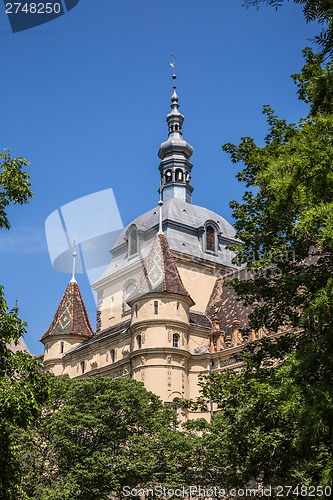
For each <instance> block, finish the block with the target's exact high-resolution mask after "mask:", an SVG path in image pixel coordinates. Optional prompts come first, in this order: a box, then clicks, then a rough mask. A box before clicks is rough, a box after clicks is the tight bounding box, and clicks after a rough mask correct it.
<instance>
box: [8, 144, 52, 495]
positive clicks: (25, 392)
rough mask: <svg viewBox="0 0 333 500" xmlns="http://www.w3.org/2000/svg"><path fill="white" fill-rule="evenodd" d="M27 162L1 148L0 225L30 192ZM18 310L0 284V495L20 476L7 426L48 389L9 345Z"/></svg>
mask: <svg viewBox="0 0 333 500" xmlns="http://www.w3.org/2000/svg"><path fill="white" fill-rule="evenodd" d="M28 165H29V163H28V162H27V160H25V159H24V158H11V155H10V152H9V151H8V150H5V151H4V152H3V153H1V152H0V229H1V228H6V229H9V228H10V224H9V220H8V217H7V212H6V209H7V208H8V205H9V204H10V203H14V204H15V203H19V204H23V203H28V200H29V198H30V197H31V196H32V192H31V190H30V187H29V186H30V182H29V175H28V174H27V173H26V172H24V171H23V170H22V168H23V167H25V166H28ZM25 326H26V323H24V322H23V321H22V320H20V319H19V318H18V316H17V310H16V309H12V310H8V306H7V303H6V300H5V297H4V292H3V288H2V287H1V286H0V360H1V363H0V497H1V499H3V500H12V499H16V498H17V487H18V483H19V480H20V470H19V462H18V456H17V449H16V447H15V446H14V444H13V441H12V438H11V432H10V429H11V427H12V426H13V425H14V426H16V427H17V428H20V429H25V428H27V427H28V426H29V425H30V424H31V423H32V422H33V420H34V419H35V418H36V416H37V414H38V410H39V407H40V404H41V403H42V402H44V401H45V399H46V397H47V393H48V389H47V383H46V380H45V377H44V376H43V375H41V366H40V364H39V363H38V361H37V360H36V359H35V358H33V357H32V356H30V355H29V354H27V353H23V352H16V353H14V352H13V351H12V350H11V349H10V345H12V346H14V345H16V344H17V343H18V341H19V339H20V337H21V336H22V335H24V333H25Z"/></svg>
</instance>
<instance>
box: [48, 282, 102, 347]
mask: <svg viewBox="0 0 333 500" xmlns="http://www.w3.org/2000/svg"><path fill="white" fill-rule="evenodd" d="M49 335H80V336H82V337H92V336H93V335H94V332H93V330H92V328H91V325H90V321H89V318H88V314H87V311H86V308H85V305H84V302H83V299H82V295H81V292H80V288H79V285H78V284H77V282H76V281H70V282H69V283H68V286H67V288H66V291H65V293H64V295H63V297H62V299H61V302H60V304H59V307H58V309H57V312H56V313H55V315H54V318H53V320H52V323H51V325H50V326H49V328H48V330H47V331H46V332H45V333H44V335H43V336H42V338H41V340H43V339H45V338H46V337H48V336H49Z"/></svg>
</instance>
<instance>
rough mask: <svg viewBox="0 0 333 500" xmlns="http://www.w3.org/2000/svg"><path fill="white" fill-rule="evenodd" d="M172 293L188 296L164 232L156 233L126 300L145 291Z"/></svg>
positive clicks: (130, 299) (129, 300) (141, 294)
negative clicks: (134, 286)
mask: <svg viewBox="0 0 333 500" xmlns="http://www.w3.org/2000/svg"><path fill="white" fill-rule="evenodd" d="M161 292H162V293H174V294H177V295H184V296H185V297H189V298H190V294H189V293H188V291H187V290H186V288H185V287H184V285H183V282H182V280H181V277H180V276H179V272H178V269H177V266H176V262H175V259H174V258H173V255H172V253H171V250H170V247H169V244H168V240H167V239H166V237H165V236H164V234H157V235H156V237H155V239H154V241H153V244H152V247H151V249H150V252H149V254H148V258H147V264H146V265H144V267H143V272H142V275H141V278H140V280H139V282H138V284H137V286H136V288H135V290H134V291H133V292H132V294H131V295H130V297H129V299H128V302H131V301H133V300H134V299H136V298H138V297H141V296H143V295H146V294H147V293H161Z"/></svg>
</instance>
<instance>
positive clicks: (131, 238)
mask: <svg viewBox="0 0 333 500" xmlns="http://www.w3.org/2000/svg"><path fill="white" fill-rule="evenodd" d="M137 253H138V231H137V229H136V227H133V228H132V229H131V230H130V232H129V234H128V256H129V257H130V256H131V255H136V254H137Z"/></svg>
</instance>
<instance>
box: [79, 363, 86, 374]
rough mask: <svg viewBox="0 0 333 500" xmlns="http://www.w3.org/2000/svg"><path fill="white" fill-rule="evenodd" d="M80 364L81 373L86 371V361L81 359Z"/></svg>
mask: <svg viewBox="0 0 333 500" xmlns="http://www.w3.org/2000/svg"><path fill="white" fill-rule="evenodd" d="M80 366H81V373H84V371H85V362H84V361H81V363H80Z"/></svg>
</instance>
